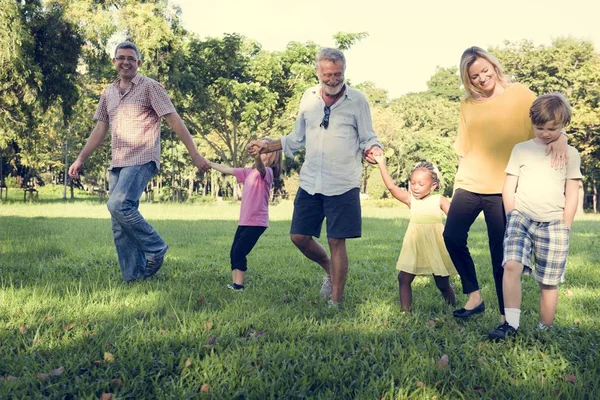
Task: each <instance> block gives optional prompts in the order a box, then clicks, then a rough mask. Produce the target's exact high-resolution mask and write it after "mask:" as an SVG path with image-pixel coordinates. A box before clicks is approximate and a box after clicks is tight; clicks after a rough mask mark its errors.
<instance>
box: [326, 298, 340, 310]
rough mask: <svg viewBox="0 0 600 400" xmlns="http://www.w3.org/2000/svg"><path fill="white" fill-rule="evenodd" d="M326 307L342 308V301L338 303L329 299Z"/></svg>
mask: <svg viewBox="0 0 600 400" xmlns="http://www.w3.org/2000/svg"><path fill="white" fill-rule="evenodd" d="M327 308H329V309H330V310H337V311H339V310H341V309H342V303H338V302H337V301H333V300H331V299H330V300H329V301H327Z"/></svg>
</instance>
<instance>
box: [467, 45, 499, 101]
mask: <svg viewBox="0 0 600 400" xmlns="http://www.w3.org/2000/svg"><path fill="white" fill-rule="evenodd" d="M478 58H483V59H484V60H487V61H488V62H489V63H490V64H492V67H494V71H496V80H497V81H498V83H500V85H502V86H504V87H507V86H508V84H509V83H510V80H509V79H508V78H507V77H506V76H505V75H504V70H503V69H502V65H501V64H500V61H498V59H497V58H496V57H495V56H494V55H492V54H490V53H488V52H487V51H485V50H483V49H482V48H481V47H477V46H472V47H469V48H468V49H466V50H465V51H464V52H463V54H462V56H461V57H460V66H459V69H460V79H461V81H462V84H463V87H464V88H465V92H466V93H465V98H469V97H473V98H479V97H482V96H483V95H484V93H483V92H482V91H481V90H479V89H477V88H476V87H475V85H473V83H472V82H471V78H470V77H469V68H471V65H473V63H474V62H475V60H477V59H478Z"/></svg>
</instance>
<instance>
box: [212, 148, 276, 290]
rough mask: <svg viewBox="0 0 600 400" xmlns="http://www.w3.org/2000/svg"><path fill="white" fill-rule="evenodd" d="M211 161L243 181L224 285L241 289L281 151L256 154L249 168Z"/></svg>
mask: <svg viewBox="0 0 600 400" xmlns="http://www.w3.org/2000/svg"><path fill="white" fill-rule="evenodd" d="M267 140H270V139H267ZM210 165H211V167H212V168H214V169H216V170H217V171H220V172H222V173H224V174H229V175H235V177H236V178H237V181H238V182H241V183H243V184H244V189H243V191H242V206H241V210H240V220H239V222H238V228H237V231H236V232H235V237H234V238H233V243H232V245H231V251H230V253H229V255H230V258H231V276H232V279H233V283H232V284H231V285H227V287H228V288H230V289H233V290H236V291H237V290H240V291H241V290H244V277H245V275H246V270H247V260H246V256H247V255H248V254H249V253H250V251H252V249H253V248H254V246H255V245H256V242H257V241H258V239H259V238H260V236H261V235H262V234H263V232H264V231H265V230H266V229H267V227H268V226H269V198H270V197H271V187H272V186H273V182H274V181H275V180H278V179H279V177H280V174H281V151H275V152H273V153H267V154H260V155H258V156H257V157H255V159H254V166H252V167H251V168H231V167H228V166H225V165H222V164H217V163H210Z"/></svg>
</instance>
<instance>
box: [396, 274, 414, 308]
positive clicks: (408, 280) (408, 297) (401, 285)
mask: <svg viewBox="0 0 600 400" xmlns="http://www.w3.org/2000/svg"><path fill="white" fill-rule="evenodd" d="M415 276H416V275H413V274H409V273H408V272H404V271H400V273H399V274H398V290H399V292H400V307H402V311H410V309H411V308H412V282H413V280H414V279H415Z"/></svg>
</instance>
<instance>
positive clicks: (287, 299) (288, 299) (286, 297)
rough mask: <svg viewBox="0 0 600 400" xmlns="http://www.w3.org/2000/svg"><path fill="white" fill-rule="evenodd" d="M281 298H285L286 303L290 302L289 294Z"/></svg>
mask: <svg viewBox="0 0 600 400" xmlns="http://www.w3.org/2000/svg"><path fill="white" fill-rule="evenodd" d="M281 300H283V302H284V303H288V302H289V301H290V298H289V297H288V296H287V295H284V296H283V297H282V298H281Z"/></svg>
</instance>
